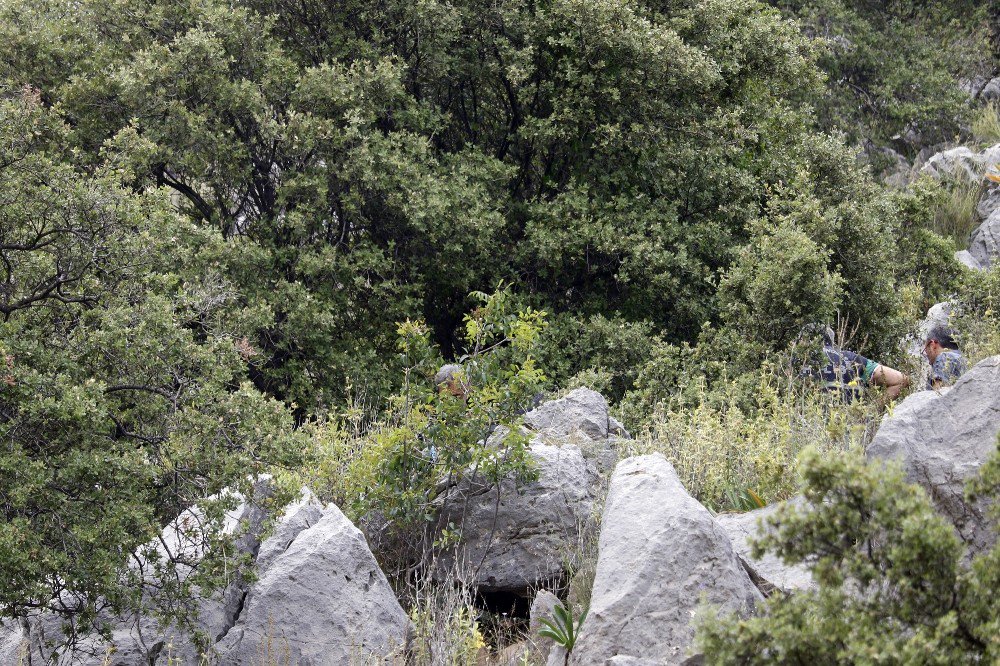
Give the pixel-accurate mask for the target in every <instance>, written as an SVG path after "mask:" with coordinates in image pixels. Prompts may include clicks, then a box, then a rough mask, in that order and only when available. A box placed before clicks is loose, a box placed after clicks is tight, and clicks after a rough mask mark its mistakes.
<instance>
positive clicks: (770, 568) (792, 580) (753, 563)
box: [715, 503, 816, 593]
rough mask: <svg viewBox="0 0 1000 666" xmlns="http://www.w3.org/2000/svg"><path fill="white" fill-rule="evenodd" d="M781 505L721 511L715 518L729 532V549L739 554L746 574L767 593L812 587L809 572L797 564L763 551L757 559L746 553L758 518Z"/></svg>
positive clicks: (757, 532)
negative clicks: (791, 563)
mask: <svg viewBox="0 0 1000 666" xmlns="http://www.w3.org/2000/svg"><path fill="white" fill-rule="evenodd" d="M780 506H781V503H778V504H771V505H769V506H766V507H764V508H763V509H757V510H756V511H749V512H747V513H722V514H719V515H718V516H716V517H715V520H716V521H717V522H718V523H719V525H721V526H722V529H724V530H725V531H726V534H727V535H729V540H730V541H731V542H732V544H733V549H734V550H735V551H736V554H737V555H739V557H740V560H742V562H743V566H744V567H745V568H746V569H748V570H749V571H750V577H751V579H752V580H753V581H754V583H755V584H756V585H757V587H758V588H761V589H763V590H764V591H765V592H769V591H770V589H778V590H781V591H782V592H786V593H788V592H795V591H797V590H809V589H813V588H814V587H815V586H816V585H815V583H814V582H813V579H812V574H810V573H809V570H808V569H806V568H805V567H803V566H801V565H787V564H785V563H784V562H782V561H781V558H779V557H777V556H775V555H772V554H771V553H764V555H763V556H762V557H760V558H759V559H755V558H754V557H753V556H751V555H750V539H751V537H756V536H757V535H758V534H759V530H760V529H761V524H762V523H761V521H762V520H763V519H765V518H767V517H769V516H770V515H771V514H773V513H774V512H775V511H777V510H778V508H779V507H780Z"/></svg>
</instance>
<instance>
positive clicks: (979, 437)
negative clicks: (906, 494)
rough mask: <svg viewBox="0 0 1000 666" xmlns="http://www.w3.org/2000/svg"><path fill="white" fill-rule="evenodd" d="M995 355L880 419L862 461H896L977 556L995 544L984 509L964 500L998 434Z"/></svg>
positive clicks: (999, 391) (999, 360)
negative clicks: (944, 386)
mask: <svg viewBox="0 0 1000 666" xmlns="http://www.w3.org/2000/svg"><path fill="white" fill-rule="evenodd" d="M998 415H1000V356H993V357H991V358H988V359H986V360H984V361H981V362H980V363H978V364H976V366H975V367H974V368H972V369H971V370H969V371H968V372H967V373H966V374H965V375H963V376H962V377H961V378H960V379H959V380H958V381H957V382H955V384H954V386H952V387H951V388H950V389H949V390H943V391H921V392H918V393H914V394H913V395H911V396H909V397H908V398H906V400H904V401H903V402H902V403H900V404H899V405H898V406H897V407H896V408H895V409H894V410H893V412H892V415H891V416H888V417H886V419H885V420H884V421H883V422H882V425H881V427H879V430H878V433H877V434H876V435H875V438H874V439H873V440H872V442H871V444H870V445H869V447H868V452H867V453H868V457H869V458H874V459H882V460H898V461H900V462H901V463H902V465H903V469H904V470H905V472H906V476H907V480H908V481H910V482H912V483H918V484H920V485H921V486H923V487H924V488H925V489H926V490H927V492H928V493H929V494H930V496H931V499H932V500H933V501H934V504H935V505H936V506H937V508H938V510H939V511H941V512H942V513H943V514H944V515H945V516H947V517H948V518H949V519H950V520H951V522H952V523H953V524H954V525H955V528H956V529H957V531H958V533H959V535H960V536H961V537H962V539H963V540H964V541H965V542H966V543H967V544H968V545H969V547H970V549H971V551H972V552H977V551H980V550H982V549H983V548H986V547H988V546H990V545H991V544H993V543H995V539H996V534H995V533H994V532H993V530H992V528H991V527H990V523H989V521H988V519H986V518H985V517H984V515H983V511H984V507H983V506H981V505H978V504H970V503H969V502H967V501H966V499H965V495H964V490H965V484H966V482H967V481H968V480H969V479H971V478H972V477H974V476H975V475H976V474H977V473H978V471H979V468H980V467H981V466H982V465H983V463H985V462H986V460H987V458H989V456H990V455H991V454H992V452H993V451H995V450H996V442H997V433H998V432H1000V416H998Z"/></svg>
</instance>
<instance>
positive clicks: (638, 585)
mask: <svg viewBox="0 0 1000 666" xmlns="http://www.w3.org/2000/svg"><path fill="white" fill-rule="evenodd" d="M703 597H704V598H706V599H707V600H708V601H709V602H710V603H713V604H716V605H719V606H721V607H723V608H726V609H730V610H733V609H741V610H745V609H749V608H752V607H753V606H754V604H756V603H757V602H759V601H760V600H761V599H762V597H761V594H760V592H759V591H758V590H757V588H756V587H755V586H754V584H753V583H752V582H751V581H750V578H749V577H748V575H747V573H746V571H745V570H744V569H743V565H742V564H741V563H740V561H739V558H738V557H737V556H736V554H735V552H734V551H733V547H732V545H731V544H730V542H729V538H728V537H727V536H726V533H725V531H724V530H723V529H722V528H721V527H720V526H719V525H718V524H717V523H716V522H715V520H714V519H713V518H712V516H711V514H709V512H708V510H707V509H705V507H703V506H702V505H701V504H700V503H698V502H697V501H696V500H695V499H694V498H693V497H691V496H690V495H689V494H688V493H687V491H686V490H685V489H684V487H683V486H682V485H681V482H680V480H679V479H678V478H677V474H676V472H675V471H674V468H673V466H671V465H670V463H669V462H667V460H666V459H665V458H664V457H663V456H662V455H660V454H654V455H647V456H638V457H634V458H628V459H626V460H623V461H622V462H620V463H618V466H617V467H616V468H615V472H614V474H613V475H612V477H611V486H610V489H609V492H608V498H607V503H606V506H605V510H604V518H603V522H602V527H601V536H600V541H599V555H598V560H597V574H596V577H595V579H594V589H593V595H592V597H591V603H590V613H589V615H588V616H587V620H586V622H584V624H583V628H582V629H581V632H580V638H579V642H578V643H577V646H576V649H574V650H573V654H572V657H571V663H573V664H576V665H581V666H583V665H586V666H591V665H593V666H597V665H600V666H604V665H605V664H608V663H621V664H627V663H636V664H638V663H641V664H647V663H648V664H681V663H683V662H684V661H685V660H686V659H687V658H688V656H689V655H688V652H689V650H690V647H691V640H692V638H693V636H694V630H693V628H692V626H691V620H692V617H693V615H694V612H695V610H696V608H697V607H698V605H699V603H700V601H701V599H702V598H703ZM614 658H617V659H618V661H609V660H611V659H614Z"/></svg>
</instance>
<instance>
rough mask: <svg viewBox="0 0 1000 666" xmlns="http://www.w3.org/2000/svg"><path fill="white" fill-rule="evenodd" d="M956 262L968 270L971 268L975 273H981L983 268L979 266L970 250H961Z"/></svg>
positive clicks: (956, 255)
mask: <svg viewBox="0 0 1000 666" xmlns="http://www.w3.org/2000/svg"><path fill="white" fill-rule="evenodd" d="M955 261H957V262H958V263H960V264H962V265H963V266H965V267H966V268H971V269H972V270H974V271H981V270H983V267H982V266H980V265H979V262H978V261H976V258H975V257H973V256H972V253H971V252H969V251H968V250H959V251H958V252H956V253H955Z"/></svg>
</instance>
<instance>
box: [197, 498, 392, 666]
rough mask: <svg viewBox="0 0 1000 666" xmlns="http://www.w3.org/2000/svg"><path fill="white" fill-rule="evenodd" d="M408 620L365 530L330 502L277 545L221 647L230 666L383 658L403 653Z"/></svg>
mask: <svg viewBox="0 0 1000 666" xmlns="http://www.w3.org/2000/svg"><path fill="white" fill-rule="evenodd" d="M276 545H277V544H276ZM408 625H409V620H408V619H407V616H406V613H405V612H404V611H403V609H402V607H400V605H399V602H398V601H397V600H396V597H395V595H394V594H393V591H392V589H391V588H390V587H389V583H388V581H387V580H386V577H385V575H384V574H383V573H382V570H381V569H380V568H379V566H378V564H377V563H376V561H375V558H374V556H373V555H372V553H371V551H370V550H369V549H368V544H367V542H366V541H365V537H364V535H363V534H362V533H361V531H360V530H358V528H357V527H355V526H354V525H353V524H352V523H351V521H350V520H348V519H347V517H346V516H344V514H343V513H341V511H340V510H339V509H338V508H337V507H336V506H333V505H330V506H328V507H327V508H326V509H325V510H324V512H323V515H322V517H321V518H320V519H319V521H318V522H316V523H315V524H313V525H310V526H308V527H306V528H305V529H303V530H301V531H299V532H298V533H297V534H295V535H294V537H293V538H292V539H291V540H290V541H289V542H287V543H284V544H283V545H282V547H281V548H277V547H276V548H275V549H274V550H273V554H272V555H271V556H270V557H269V561H268V564H267V567H266V569H265V570H264V571H262V572H261V573H260V577H259V579H258V580H257V582H256V583H255V584H254V585H253V587H252V588H251V589H250V592H249V593H248V594H247V597H246V600H245V603H244V606H243V608H242V610H241V612H240V615H239V618H238V620H237V622H236V624H235V626H233V628H232V629H230V630H229V632H228V633H227V634H226V635H225V636H224V637H223V638H222V640H221V641H220V642H219V644H218V645H217V648H216V652H217V654H218V662H219V663H220V664H224V665H231V666H236V665H242V664H252V663H261V662H263V663H292V664H299V665H301V666H325V665H330V666H333V665H335V664H338V665H339V664H350V663H372V662H381V661H383V660H386V659H391V658H392V657H393V656H394V655H400V654H401V653H402V650H403V647H404V643H405V639H406V633H407V628H408ZM268 660H270V661H268Z"/></svg>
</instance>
